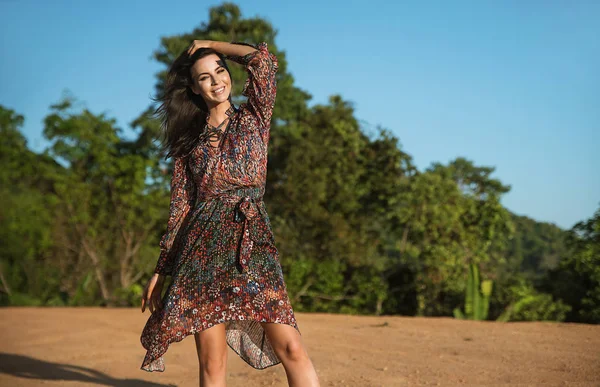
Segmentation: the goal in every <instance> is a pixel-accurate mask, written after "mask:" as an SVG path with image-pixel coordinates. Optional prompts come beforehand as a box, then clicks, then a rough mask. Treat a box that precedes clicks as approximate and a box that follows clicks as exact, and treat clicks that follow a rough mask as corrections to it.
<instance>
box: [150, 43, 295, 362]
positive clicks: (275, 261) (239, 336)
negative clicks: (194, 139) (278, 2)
mask: <svg viewBox="0 0 600 387" xmlns="http://www.w3.org/2000/svg"><path fill="white" fill-rule="evenodd" d="M253 47H255V48H257V51H254V52H252V53H250V54H247V55H245V56H241V57H240V56H229V57H228V58H229V59H231V60H233V61H235V62H237V63H240V64H242V65H243V66H244V67H245V68H246V70H247V72H248V79H247V81H246V84H245V85H244V91H243V95H245V96H247V97H248V101H247V102H245V103H243V104H241V105H240V106H239V108H236V107H235V106H233V105H232V106H231V107H230V109H229V111H228V115H229V116H230V119H229V123H228V125H227V127H226V129H225V131H224V133H223V136H222V137H221V140H220V142H219V145H218V146H217V147H214V146H212V145H211V144H210V143H209V142H207V141H200V142H199V144H198V146H197V147H196V148H194V149H193V150H192V152H190V154H189V155H187V156H182V157H176V158H175V160H174V171H173V176H172V180H171V204H170V214H169V220H168V223H167V231H166V233H165V234H164V235H163V237H162V238H161V242H160V247H161V253H160V256H159V259H158V263H157V265H156V269H155V273H160V274H163V275H170V276H171V277H172V282H171V283H170V285H169V286H168V287H167V289H166V293H165V295H164V298H163V305H164V307H163V308H161V309H158V310H154V313H152V314H151V316H150V317H149V318H148V321H147V323H146V325H145V327H144V330H143V332H142V335H141V338H140V340H141V343H142V345H143V347H144V348H145V349H146V350H147V352H146V356H145V358H144V361H143V363H142V366H141V367H140V368H141V369H143V370H145V371H161V372H162V371H164V370H165V365H164V360H163V354H164V353H165V352H166V351H167V349H168V348H169V345H170V344H171V343H173V342H179V341H181V340H183V339H184V338H185V337H186V336H188V335H190V334H193V333H196V332H200V331H202V330H204V329H207V328H210V327H212V326H214V325H217V324H222V323H224V324H225V327H226V339H227V344H228V345H229V346H230V347H231V348H232V349H233V350H234V351H235V352H236V353H237V354H238V355H239V356H240V357H241V358H242V359H244V360H245V361H246V362H247V363H248V364H250V365H251V366H252V367H254V368H256V369H264V368H267V367H270V366H274V365H277V364H279V363H280V362H281V360H280V359H279V358H278V357H277V355H276V354H275V352H274V350H273V348H272V346H271V343H270V341H269V339H268V337H267V336H266V334H265V331H264V329H263V327H262V325H261V322H272V323H280V324H288V325H290V326H292V327H294V328H295V329H296V330H297V331H298V333H300V330H299V329H298V325H297V323H296V318H295V316H294V311H293V309H292V306H291V304H290V300H289V298H288V295H287V290H286V285H285V283H284V279H283V273H282V270H281V265H280V263H279V257H278V251H277V248H276V247H275V240H274V237H273V232H272V229H271V225H270V221H269V216H268V215H267V211H266V210H265V205H264V202H263V199H262V198H263V194H264V191H265V183H266V174H267V146H268V143H269V129H270V121H271V115H272V111H273V105H274V103H275V94H276V81H275V73H276V71H277V67H278V65H277V58H276V57H275V56H274V55H273V54H271V53H269V51H268V50H267V44H266V43H260V44H259V45H257V46H253Z"/></svg>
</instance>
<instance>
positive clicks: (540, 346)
mask: <svg viewBox="0 0 600 387" xmlns="http://www.w3.org/2000/svg"><path fill="white" fill-rule="evenodd" d="M148 313H149V312H148V311H146V314H142V313H141V312H140V310H139V309H133V308H131V309H129V308H127V309H123V308H114V309H113V308H109V309H106V308H3V309H0V328H1V330H0V332H1V333H0V335H1V336H0V339H1V340H0V342H1V347H0V386H2V387H4V386H7V387H9V386H10V387H13V386H14V387H18V386H117V387H125V386H127V387H130V386H133V387H152V386H197V385H198V365H197V364H198V361H197V356H196V353H195V345H194V338H193V336H188V337H187V338H186V339H185V340H183V341H182V342H180V343H174V344H172V345H171V347H170V349H169V351H168V352H167V353H166V354H165V357H164V358H165V364H166V371H165V372H164V373H159V372H154V373H148V372H145V371H142V370H140V369H139V367H140V364H141V362H142V359H143V357H144V354H145V350H144V349H143V348H142V346H141V344H140V341H139V336H140V333H141V330H142V328H143V326H144V324H145V322H146V319H147V317H148ZM296 317H297V319H298V324H299V327H300V331H301V332H302V335H303V340H304V342H305V344H306V345H307V348H308V351H309V355H310V356H311V358H312V361H313V363H314V364H315V367H316V369H317V372H318V374H319V377H320V379H321V385H322V386H414V385H433V386H435V385H438V386H453V385H494V384H495V385H499V384H504V385H507V384H508V385H520V386H522V385H538V386H565V385H568V386H600V326H592V325H582V324H561V323H540V322H536V323H497V322H476V321H458V320H454V319H452V318H412V317H389V316H384V317H365V316H348V315H329V314H304V313H297V316H296ZM227 367H228V386H231V387H236V386H239V387H241V386H244V387H249V386H287V382H286V377H285V372H284V369H283V366H282V365H277V366H275V367H271V368H268V369H266V370H262V371H258V370H254V369H253V368H252V367H250V366H248V365H247V364H246V363H244V362H243V361H242V360H241V359H240V358H239V357H238V356H237V355H236V354H235V353H234V352H233V351H232V350H231V349H229V360H228V366H227Z"/></svg>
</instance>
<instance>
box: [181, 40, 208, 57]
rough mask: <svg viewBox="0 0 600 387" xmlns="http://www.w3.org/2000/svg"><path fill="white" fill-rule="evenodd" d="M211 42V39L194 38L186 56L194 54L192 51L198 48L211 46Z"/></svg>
mask: <svg viewBox="0 0 600 387" xmlns="http://www.w3.org/2000/svg"><path fill="white" fill-rule="evenodd" d="M212 43H213V41H212V40H194V41H193V42H192V44H191V45H190V47H189V48H188V50H187V53H188V56H192V55H194V52H196V50H197V49H199V48H211V47H212Z"/></svg>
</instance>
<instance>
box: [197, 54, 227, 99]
mask: <svg viewBox="0 0 600 387" xmlns="http://www.w3.org/2000/svg"><path fill="white" fill-rule="evenodd" d="M190 75H191V76H192V91H193V92H194V93H195V94H199V95H200V96H202V98H203V99H204V101H205V102H206V105H207V106H208V107H209V108H210V107H212V106H215V105H218V104H220V103H222V102H225V101H227V99H228V98H229V95H230V94H231V77H230V76H229V72H228V71H227V70H226V69H225V64H224V63H223V62H222V60H221V58H219V57H218V56H217V55H215V54H210V55H207V56H205V57H202V58H200V59H198V60H197V61H196V63H194V65H193V66H192V67H191V69H190Z"/></svg>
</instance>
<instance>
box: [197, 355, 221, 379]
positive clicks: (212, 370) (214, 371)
mask: <svg viewBox="0 0 600 387" xmlns="http://www.w3.org/2000/svg"><path fill="white" fill-rule="evenodd" d="M226 368H227V352H225V353H224V354H218V353H208V354H204V353H203V354H201V356H200V369H201V370H202V372H204V373H206V374H207V375H213V376H217V375H222V374H223V373H224V372H225V370H226Z"/></svg>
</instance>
